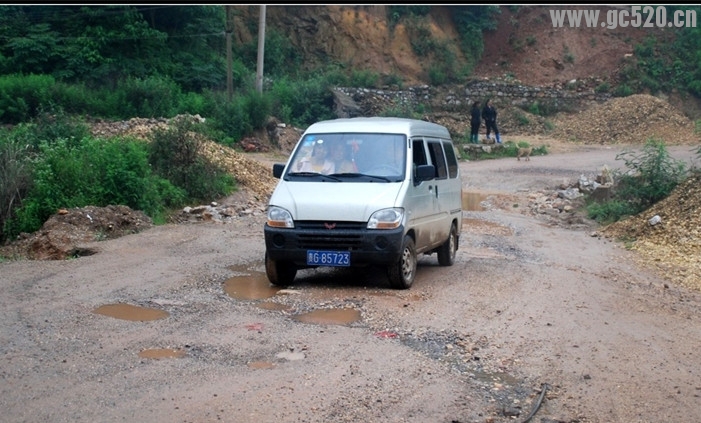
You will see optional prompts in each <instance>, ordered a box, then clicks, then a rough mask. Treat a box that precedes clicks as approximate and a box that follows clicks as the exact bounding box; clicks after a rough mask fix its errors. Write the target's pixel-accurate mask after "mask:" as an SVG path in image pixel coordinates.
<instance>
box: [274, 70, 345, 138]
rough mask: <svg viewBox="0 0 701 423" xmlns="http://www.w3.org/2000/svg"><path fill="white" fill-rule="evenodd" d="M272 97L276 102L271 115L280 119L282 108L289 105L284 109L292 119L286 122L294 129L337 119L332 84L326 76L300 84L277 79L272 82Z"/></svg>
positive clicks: (317, 76) (312, 78)
mask: <svg viewBox="0 0 701 423" xmlns="http://www.w3.org/2000/svg"><path fill="white" fill-rule="evenodd" d="M271 97H272V98H273V99H274V102H273V105H272V113H273V114H274V115H276V116H280V115H281V113H280V112H281V111H282V110H283V106H288V107H286V108H285V109H284V110H285V112H286V113H287V114H288V115H289V116H290V121H289V122H287V123H291V124H293V125H295V126H299V127H307V126H309V125H311V124H312V123H314V122H317V121H320V120H325V119H332V118H334V117H335V114H334V98H333V93H332V92H331V84H329V83H328V80H326V79H325V76H323V75H314V76H310V77H309V78H308V79H303V80H299V81H294V80H291V79H289V78H280V79H277V80H275V82H273V86H272V88H271Z"/></svg>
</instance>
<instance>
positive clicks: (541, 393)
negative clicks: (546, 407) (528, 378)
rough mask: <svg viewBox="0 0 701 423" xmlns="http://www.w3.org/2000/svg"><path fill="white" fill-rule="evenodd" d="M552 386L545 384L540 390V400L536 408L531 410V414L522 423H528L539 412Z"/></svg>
mask: <svg viewBox="0 0 701 423" xmlns="http://www.w3.org/2000/svg"><path fill="white" fill-rule="evenodd" d="M549 387H550V385H548V384H547V383H544V384H543V385H542V386H541V388H540V397H539V398H538V402H536V403H535V406H533V410H531V413H530V414H529V415H528V417H526V420H524V421H523V422H522V423H528V421H529V420H531V419H532V418H533V416H535V413H537V412H538V409H539V408H540V404H542V403H543V398H545V392H546V391H547V390H548V388H549Z"/></svg>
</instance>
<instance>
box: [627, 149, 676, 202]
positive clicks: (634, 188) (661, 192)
mask: <svg viewBox="0 0 701 423" xmlns="http://www.w3.org/2000/svg"><path fill="white" fill-rule="evenodd" d="M616 160H623V161H624V163H625V166H626V168H627V169H628V171H626V172H623V173H621V172H617V173H618V174H617V175H616V176H618V181H619V183H618V187H617V188H616V197H617V198H618V199H620V200H623V201H626V202H628V203H629V204H631V205H632V206H633V208H634V209H635V210H636V212H641V211H643V210H645V209H647V208H648V207H650V206H652V205H653V204H655V203H657V202H658V201H660V200H662V199H664V198H665V197H667V196H668V195H669V194H670V193H671V192H672V190H673V189H674V188H675V187H676V186H677V185H678V184H679V182H680V181H681V180H682V178H683V177H684V176H685V174H686V165H685V164H684V162H681V161H678V160H675V159H673V158H672V157H671V156H670V155H669V152H668V151H667V147H666V146H665V144H664V142H663V141H660V140H656V139H649V140H647V141H646V143H645V145H644V147H643V149H642V151H641V152H635V151H624V152H623V153H619V154H618V155H617V156H616Z"/></svg>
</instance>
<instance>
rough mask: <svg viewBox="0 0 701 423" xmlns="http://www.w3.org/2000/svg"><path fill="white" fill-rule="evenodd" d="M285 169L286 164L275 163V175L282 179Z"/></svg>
mask: <svg viewBox="0 0 701 423" xmlns="http://www.w3.org/2000/svg"><path fill="white" fill-rule="evenodd" d="M283 170H285V165H284V164H282V163H275V164H274V165H273V176H274V177H276V178H278V179H280V177H281V176H282V171H283Z"/></svg>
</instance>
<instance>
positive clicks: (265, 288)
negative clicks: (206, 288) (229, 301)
mask: <svg viewBox="0 0 701 423" xmlns="http://www.w3.org/2000/svg"><path fill="white" fill-rule="evenodd" d="M231 269H232V270H234V271H235V272H236V273H238V275H236V276H233V277H231V278H229V279H227V280H226V281H225V282H224V292H226V294H227V295H228V296H230V297H231V298H235V299H237V300H264V299H267V298H271V297H274V296H275V294H277V292H278V291H279V290H280V288H278V287H275V286H273V285H271V284H270V281H268V277H267V276H266V275H265V273H264V272H259V271H255V270H250V269H249V268H248V266H247V265H241V266H232V267H231Z"/></svg>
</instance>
